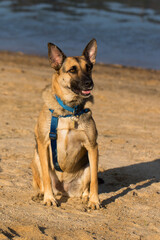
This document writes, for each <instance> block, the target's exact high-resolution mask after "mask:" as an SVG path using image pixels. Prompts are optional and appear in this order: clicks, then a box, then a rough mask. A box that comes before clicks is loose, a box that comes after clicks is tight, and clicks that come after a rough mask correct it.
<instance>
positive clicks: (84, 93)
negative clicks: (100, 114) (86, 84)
mask: <svg viewBox="0 0 160 240" xmlns="http://www.w3.org/2000/svg"><path fill="white" fill-rule="evenodd" d="M81 94H82V95H83V96H89V95H90V94H91V90H82V92H81Z"/></svg>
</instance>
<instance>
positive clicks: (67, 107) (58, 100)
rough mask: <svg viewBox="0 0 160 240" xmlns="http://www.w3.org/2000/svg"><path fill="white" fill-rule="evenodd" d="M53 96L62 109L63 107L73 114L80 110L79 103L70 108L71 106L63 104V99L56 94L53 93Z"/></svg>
mask: <svg viewBox="0 0 160 240" xmlns="http://www.w3.org/2000/svg"><path fill="white" fill-rule="evenodd" d="M55 97H56V100H57V102H58V103H59V105H61V107H63V109H65V110H67V111H69V112H72V113H73V114H74V115H76V114H78V113H80V112H81V111H82V107H81V106H80V105H76V106H75V107H73V108H72V107H69V106H67V105H65V104H64V103H63V101H62V100H61V99H60V98H59V97H58V96H57V95H55Z"/></svg>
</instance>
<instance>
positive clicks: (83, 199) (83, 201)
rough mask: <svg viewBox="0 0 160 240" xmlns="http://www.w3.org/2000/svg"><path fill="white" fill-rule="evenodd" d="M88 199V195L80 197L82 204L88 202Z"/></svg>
mask: <svg viewBox="0 0 160 240" xmlns="http://www.w3.org/2000/svg"><path fill="white" fill-rule="evenodd" d="M88 201H89V197H88V196H83V197H82V203H83V204H86V203H88Z"/></svg>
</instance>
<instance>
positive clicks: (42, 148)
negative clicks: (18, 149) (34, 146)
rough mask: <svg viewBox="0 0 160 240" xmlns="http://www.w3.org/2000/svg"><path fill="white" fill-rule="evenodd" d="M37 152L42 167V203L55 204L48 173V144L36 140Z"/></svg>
mask: <svg viewBox="0 0 160 240" xmlns="http://www.w3.org/2000/svg"><path fill="white" fill-rule="evenodd" d="M38 152H39V158H40V162H41V167H42V180H43V185H44V204H45V205H47V206H51V205H54V206H57V201H56V199H55V198H54V196H53V191H52V186H51V178H50V174H49V159H48V158H49V155H48V145H47V144H42V143H41V142H40V141H38Z"/></svg>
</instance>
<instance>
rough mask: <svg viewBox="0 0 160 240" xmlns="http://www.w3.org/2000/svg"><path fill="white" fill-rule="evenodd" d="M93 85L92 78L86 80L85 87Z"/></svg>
mask: <svg viewBox="0 0 160 240" xmlns="http://www.w3.org/2000/svg"><path fill="white" fill-rule="evenodd" d="M92 86H93V81H92V80H86V81H85V87H88V88H89V87H92Z"/></svg>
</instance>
